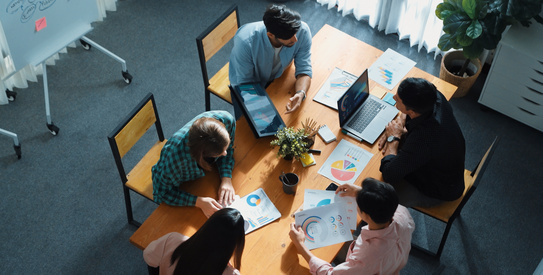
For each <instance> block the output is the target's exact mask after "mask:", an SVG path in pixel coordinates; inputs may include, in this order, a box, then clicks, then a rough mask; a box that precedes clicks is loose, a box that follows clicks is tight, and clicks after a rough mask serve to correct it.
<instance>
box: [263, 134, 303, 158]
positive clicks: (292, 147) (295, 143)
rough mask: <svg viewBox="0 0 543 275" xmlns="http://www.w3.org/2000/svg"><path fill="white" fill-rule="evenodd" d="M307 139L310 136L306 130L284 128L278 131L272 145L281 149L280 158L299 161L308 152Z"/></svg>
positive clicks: (278, 154) (278, 152) (278, 153)
mask: <svg viewBox="0 0 543 275" xmlns="http://www.w3.org/2000/svg"><path fill="white" fill-rule="evenodd" d="M307 137H308V134H307V133H306V130H305V129H304V128H301V129H297V130H295V129H294V128H293V127H284V128H281V129H279V130H278V131H277V133H276V134H275V139H274V140H272V141H271V142H270V145H271V146H273V147H275V146H277V147H279V151H277V156H278V157H284V158H287V159H288V158H292V157H294V158H296V159H299V158H300V156H301V155H302V154H303V153H306V152H307V150H308V146H307V145H308V143H307V141H306V138H307Z"/></svg>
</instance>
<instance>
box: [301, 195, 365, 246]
mask: <svg viewBox="0 0 543 275" xmlns="http://www.w3.org/2000/svg"><path fill="white" fill-rule="evenodd" d="M356 207H357V206H356V201H355V199H354V198H353V197H340V196H339V195H336V194H335V191H326V190H311V189H306V190H305V194H304V206H303V208H304V210H303V211H300V212H298V213H296V214H295V224H296V225H299V226H301V227H302V229H303V231H304V233H305V242H304V243H305V244H306V245H307V247H308V248H309V249H315V248H319V247H323V246H328V245H332V244H336V243H342V242H346V241H352V240H353V235H352V233H351V230H354V229H356V214H357V212H356Z"/></svg>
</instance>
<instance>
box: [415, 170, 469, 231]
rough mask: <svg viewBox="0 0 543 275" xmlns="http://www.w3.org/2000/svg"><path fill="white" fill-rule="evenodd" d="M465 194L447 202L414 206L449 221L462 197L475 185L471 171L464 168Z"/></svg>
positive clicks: (445, 221)
mask: <svg viewBox="0 0 543 275" xmlns="http://www.w3.org/2000/svg"><path fill="white" fill-rule="evenodd" d="M464 184H465V188H464V194H462V196H461V197H460V198H458V199H456V200H454V201H448V202H445V203H442V204H440V205H437V206H433V207H413V208H414V209H416V210H418V211H420V212H422V213H424V214H426V215H429V216H432V217H434V218H436V219H438V220H441V221H442V222H444V223H447V222H448V221H449V219H450V218H451V217H452V215H453V213H454V211H456V208H458V205H460V202H461V201H462V199H464V196H465V195H466V193H467V192H468V190H469V189H470V188H471V186H472V185H473V177H472V176H471V171H469V170H464Z"/></svg>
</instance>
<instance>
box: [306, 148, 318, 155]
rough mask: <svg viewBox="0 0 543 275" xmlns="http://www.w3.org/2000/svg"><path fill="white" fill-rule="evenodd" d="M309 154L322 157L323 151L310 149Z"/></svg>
mask: <svg viewBox="0 0 543 275" xmlns="http://www.w3.org/2000/svg"><path fill="white" fill-rule="evenodd" d="M307 152H308V153H313V154H316V155H320V153H321V150H315V149H309V150H307Z"/></svg>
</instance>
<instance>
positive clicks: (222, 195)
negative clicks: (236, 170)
mask: <svg viewBox="0 0 543 275" xmlns="http://www.w3.org/2000/svg"><path fill="white" fill-rule="evenodd" d="M235 195H236V192H235V191H234V186H232V179H231V178H228V177H224V178H221V185H220V186H219V204H221V205H230V204H231V203H232V202H233V201H234V196H235Z"/></svg>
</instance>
